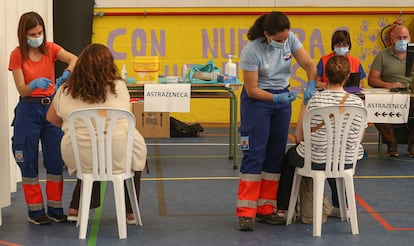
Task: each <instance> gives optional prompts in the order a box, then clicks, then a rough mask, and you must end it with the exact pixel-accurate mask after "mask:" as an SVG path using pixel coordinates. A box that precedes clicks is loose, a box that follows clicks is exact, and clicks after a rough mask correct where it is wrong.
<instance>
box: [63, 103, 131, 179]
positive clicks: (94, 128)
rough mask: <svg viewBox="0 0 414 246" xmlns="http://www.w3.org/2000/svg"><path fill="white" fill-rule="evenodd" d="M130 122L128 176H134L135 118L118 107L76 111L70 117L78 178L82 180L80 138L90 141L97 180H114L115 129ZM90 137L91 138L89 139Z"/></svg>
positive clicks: (127, 157) (126, 158) (127, 150)
mask: <svg viewBox="0 0 414 246" xmlns="http://www.w3.org/2000/svg"><path fill="white" fill-rule="evenodd" d="M126 122H127V123H128V132H125V137H126V141H125V149H124V150H125V155H126V156H125V173H127V174H130V173H132V169H131V162H132V147H133V140H134V132H135V117H134V115H133V114H132V113H131V112H129V111H127V110H122V109H114V108H87V109H80V110H76V111H74V112H72V113H71V114H70V115H69V120H68V128H69V134H70V140H71V144H72V148H73V153H74V157H75V162H76V169H77V172H76V173H77V177H78V178H82V175H83V173H82V161H84V160H82V159H81V155H80V152H79V151H85V149H84V148H79V145H78V138H79V137H82V138H83V139H85V138H89V140H90V150H88V151H90V154H91V156H90V158H89V159H90V160H92V173H93V178H94V180H111V179H112V154H113V149H112V146H113V144H112V142H113V133H114V129H116V128H117V127H120V125H119V124H121V126H122V124H125V123H126ZM86 134H87V136H85V135H86Z"/></svg>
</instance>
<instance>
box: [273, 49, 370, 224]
mask: <svg viewBox="0 0 414 246" xmlns="http://www.w3.org/2000/svg"><path fill="white" fill-rule="evenodd" d="M349 74H350V65H349V61H348V59H347V58H346V57H345V56H333V57H331V58H330V59H329V60H328V62H327V63H326V76H327V78H328V83H327V87H326V90H323V91H319V92H316V93H315V95H314V96H313V97H312V98H311V99H310V100H309V102H308V104H307V105H304V104H303V105H302V108H301V112H300V115H299V119H298V124H297V126H296V132H295V138H296V139H295V141H296V144H297V145H296V146H294V147H292V148H290V149H289V150H288V151H287V153H286V154H285V161H284V164H283V166H282V172H281V177H280V182H279V191H278V197H277V201H278V202H277V208H278V213H279V215H281V216H282V215H283V212H284V211H286V210H287V208H288V206H289V198H290V192H291V188H292V183H293V175H294V172H295V168H296V167H303V165H304V156H305V145H304V142H303V138H304V137H303V129H302V127H303V125H302V124H303V122H302V121H303V117H304V115H305V113H306V111H307V110H309V109H312V108H317V107H322V106H329V105H338V104H344V105H355V106H364V103H363V101H362V100H361V99H360V98H359V97H358V96H356V95H353V94H349V93H347V92H346V91H345V90H344V88H343V85H344V83H345V82H346V80H347V79H348V76H349ZM323 131H326V129H325V128H321V129H320V130H318V132H320V133H321V135H325V134H324V133H323ZM355 137H357V136H355ZM324 145H325V144H324V143H322V144H321V146H324ZM358 151H359V155H358V160H360V159H362V157H363V152H364V151H363V147H362V145H360V146H359V150H358ZM314 153H315V154H314V156H313V158H314V160H312V162H313V163H325V158H326V149H320V150H318V149H315V150H314ZM350 162H351V161H350ZM320 168H322V169H323V168H324V167H323V166H322V167H320ZM328 183H329V186H330V187H331V190H332V202H333V205H334V208H333V209H332V211H331V213H330V216H333V217H340V212H339V202H338V194H337V190H336V182H335V179H328Z"/></svg>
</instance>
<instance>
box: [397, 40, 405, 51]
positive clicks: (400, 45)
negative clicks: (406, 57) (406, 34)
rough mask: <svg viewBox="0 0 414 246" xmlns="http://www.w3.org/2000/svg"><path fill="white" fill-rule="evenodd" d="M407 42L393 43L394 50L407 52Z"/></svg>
mask: <svg viewBox="0 0 414 246" xmlns="http://www.w3.org/2000/svg"><path fill="white" fill-rule="evenodd" d="M407 44H408V40H398V41H395V49H396V50H397V51H399V52H406V51H407Z"/></svg>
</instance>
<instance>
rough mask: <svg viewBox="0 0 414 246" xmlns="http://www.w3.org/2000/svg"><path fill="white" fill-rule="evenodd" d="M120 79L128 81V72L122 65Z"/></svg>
mask: <svg viewBox="0 0 414 246" xmlns="http://www.w3.org/2000/svg"><path fill="white" fill-rule="evenodd" d="M121 78H122V79H123V80H125V81H127V79H128V71H127V69H126V65H125V64H124V65H122V70H121Z"/></svg>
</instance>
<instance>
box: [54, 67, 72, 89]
mask: <svg viewBox="0 0 414 246" xmlns="http://www.w3.org/2000/svg"><path fill="white" fill-rule="evenodd" d="M69 77H70V71H69V70H65V71H63V73H62V75H61V76H60V77H59V78H57V79H56V90H58V89H59V86H61V85H62V84H63V83H65V81H66V80H67V79H68V78H69Z"/></svg>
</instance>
